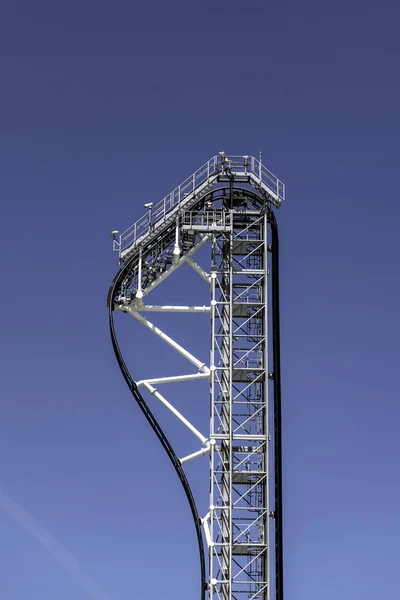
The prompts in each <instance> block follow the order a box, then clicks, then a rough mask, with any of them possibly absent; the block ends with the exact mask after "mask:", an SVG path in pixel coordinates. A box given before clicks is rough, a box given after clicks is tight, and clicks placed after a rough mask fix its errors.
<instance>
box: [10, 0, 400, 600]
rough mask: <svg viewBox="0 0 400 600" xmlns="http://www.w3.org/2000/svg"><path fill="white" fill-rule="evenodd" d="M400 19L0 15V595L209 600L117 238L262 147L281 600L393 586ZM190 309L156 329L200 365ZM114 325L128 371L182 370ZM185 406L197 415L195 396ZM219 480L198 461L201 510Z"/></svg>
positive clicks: (323, 7) (334, 14)
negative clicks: (114, 344) (124, 294)
mask: <svg viewBox="0 0 400 600" xmlns="http://www.w3.org/2000/svg"><path fill="white" fill-rule="evenodd" d="M399 19H400V9H399V7H398V3H396V2H394V1H383V2H379V3H375V2H369V1H368V0H367V1H363V2H361V1H356V0H347V1H344V0H338V1H336V2H334V3H332V2H330V3H324V2H320V1H317V0H304V1H303V2H295V1H294V0H280V1H279V2H277V1H272V2H266V1H262V0H247V2H244V1H242V2H239V1H238V0H230V2H216V1H215V0H214V1H211V0H196V1H193V0H186V1H183V0H170V1H169V2H161V1H157V2H154V1H151V0H148V1H147V2H140V3H139V2H134V1H132V0H131V1H129V2H128V1H126V0H118V1H116V2H111V1H108V2H106V1H104V0H97V1H91V0H81V1H80V2H77V1H76V0H70V2H63V3H61V2H54V1H49V0H48V1H44V0H36V1H35V2H33V1H18V0H14V1H11V0H4V1H3V2H2V5H1V8H0V77H1V94H0V165H1V167H0V169H1V177H0V194H1V196H0V198H1V214H2V228H1V230H2V234H1V237H0V244H1V252H0V265H1V275H2V282H3V293H2V295H1V305H2V310H1V313H0V314H1V317H0V318H1V346H0V361H1V397H0V409H1V419H0V453H1V468H0V508H1V509H2V510H0V531H1V536H0V597H1V598H2V599H4V600H28V599H29V600H54V599H55V598H56V599H57V600H71V598H74V599H75V600H85V599H87V598H91V597H93V598H97V600H98V599H100V598H101V599H102V600H103V599H106V598H107V599H110V598H112V599H113V600H128V599H138V600H147V599H149V600H150V599H152V598H163V599H164V598H165V599H169V598H171V599H172V598H173V599H174V600H177V599H180V598H181V599H182V600H187V599H192V598H195V599H197V598H198V562H197V561H198V559H197V555H196V546H195V538H194V532H193V527H192V523H191V520H190V514H189V511H188V509H187V506H186V501H185V498H184V496H183V493H182V491H181V488H180V487H179V482H178V481H177V480H176V479H175V478H174V473H173V471H172V468H171V467H170V465H169V463H168V460H167V458H166V457H165V456H164V454H163V451H162V449H161V448H160V447H159V445H158V443H157V441H156V440H155V439H154V438H153V436H152V432H151V431H150V429H149V427H148V426H147V425H146V424H145V422H144V421H143V419H142V416H141V414H139V412H138V410H137V409H136V407H135V406H134V405H133V404H132V401H131V399H130V397H129V395H128V392H127V390H126V389H125V386H124V383H123V381H122V378H121V376H120V374H119V371H118V369H117V366H116V363H115V361H114V358H113V355H112V350H111V346H110V342H109V338H108V330H107V311H106V307H105V299H106V294H107V290H108V287H109V285H110V283H111V280H112V278H113V276H114V274H115V271H116V269H117V257H116V255H114V254H113V253H112V252H111V245H110V238H109V231H110V230H111V229H114V228H117V229H120V230H122V229H124V228H126V227H127V226H128V225H130V223H131V222H132V221H134V220H136V219H137V218H138V217H140V216H141V214H142V212H143V208H142V207H143V204H144V202H148V201H157V200H159V199H160V198H161V197H162V196H164V195H165V194H166V193H167V192H169V191H170V190H171V189H172V188H173V187H175V185H177V184H178V183H179V182H180V181H181V180H183V179H184V178H185V177H186V176H188V175H189V174H190V173H191V172H192V171H193V170H195V169H196V168H197V167H199V166H200V165H201V164H203V163H204V162H205V161H206V160H207V159H208V158H209V157H211V156H212V155H214V154H215V153H217V152H218V151H220V150H225V151H226V152H227V153H232V154H233V153H234V154H257V153H258V152H259V150H260V149H262V151H263V159H264V162H265V164H266V165H267V166H268V167H269V168H270V169H271V170H272V171H273V172H275V173H276V174H277V175H278V176H279V177H280V178H281V179H282V180H283V181H285V183H286V184H287V202H286V204H285V205H284V206H283V207H282V209H281V211H280V212H279V214H278V215H277V216H278V219H279V226H280V234H281V245H282V253H281V268H282V273H281V287H282V360H283V394H284V395H283V401H284V411H283V412H284V415H283V416H284V470H285V471H284V494H285V536H284V537H285V586H286V598H287V600H292V599H293V600H321V599H322V598H323V599H324V600H337V599H338V598H343V599H345V598H352V599H353V598H354V599H356V600H357V599H361V598H362V600H376V599H377V598H395V597H396V596H397V595H398V561H399V550H398V546H399V539H400V517H399V505H400V482H399V455H400V454H399V452H400V443H399V435H398V431H399V419H400V406H399V379H398V372H399V367H398V362H399V355H400V352H399V350H400V347H399V336H400V321H399V303H400V284H399V233H398V231H399V217H400V206H399V192H398V170H399V169H398V165H399V156H400V152H399V134H400V116H399V105H400V84H399V74H398V73H399V59H400V52H399V50H400V44H399V36H398V28H399ZM193 281H194V279H193ZM196 281H197V280H196ZM179 282H180V284H181V285H185V283H188V286H187V287H190V290H189V289H188V290H187V292H188V294H189V295H190V294H192V296H193V294H194V293H196V294H197V292H195V290H196V289H197V288H195V287H192V286H189V282H192V278H191V275H190V274H189V273H188V274H187V275H185V274H183V275H182V276H181V279H180V280H179V278H178V279H177V280H176V282H175V284H173V283H172V280H171V284H170V288H169V290H170V292H171V294H172V295H173V294H174V293H175V294H176V293H177V287H176V285H177V283H179ZM199 294H200V292H199ZM171 297H172V296H171ZM185 297H188V296H185ZM197 319H199V320H198V321H197V322H196V323H195V325H194V328H193V329H191V330H188V328H187V327H186V324H185V325H184V326H182V325H181V326H179V324H178V322H177V321H176V322H175V321H174V320H171V321H170V322H167V323H166V325H165V327H166V329H167V330H168V331H169V332H171V333H174V334H175V335H176V337H177V338H178V340H180V341H182V342H183V343H187V345H188V346H189V349H191V350H192V351H194V352H195V353H197V354H199V355H205V358H206V357H207V352H208V338H207V339H205V338H203V336H202V334H203V332H204V322H203V324H202V319H204V317H201V316H199V317H197ZM118 326H119V331H120V332H121V335H122V337H123V345H124V348H125V349H126V350H127V351H128V357H129V364H130V365H131V367H132V371H133V374H134V376H137V377H138V378H140V377H142V376H144V375H146V374H147V375H153V374H159V373H161V374H163V373H170V372H171V370H173V369H174V368H175V363H174V360H175V359H171V362H169V361H170V358H169V357H170V353H167V352H166V350H165V349H164V348H163V346H162V344H161V342H160V343H159V344H154V343H153V340H152V339H151V338H149V336H147V335H145V333H144V332H141V331H140V332H139V329H140V328H139V327H138V325H137V324H136V323H135V322H134V321H133V320H129V318H128V317H125V320H123V317H122V316H121V319H120V320H119V322H118ZM196 327H197V329H196ZM150 353H151V358H152V359H153V360H152V361H151V360H150ZM179 364H181V363H179ZM178 402H180V403H181V404H180V406H183V405H184V406H185V411H186V414H187V415H188V416H189V417H191V418H192V419H193V420H194V421H195V422H196V424H198V425H199V426H200V427H201V426H202V424H204V426H206V423H207V412H208V399H207V394H206V390H205V389H204V394H203V393H199V394H198V395H195V396H193V397H192V398H187V397H182V398H178ZM157 415H158V416H160V419H163V422H164V423H165V426H166V430H167V433H168V434H169V435H170V437H171V439H172V440H173V441H174V442H176V444H177V447H178V450H179V452H180V451H181V450H183V449H184V447H185V448H187V447H188V446H187V445H186V441H187V440H186V437H185V435H186V434H182V430H181V428H180V426H179V425H177V424H176V423H175V422H174V421H173V420H172V419H171V418H170V417H169V416H168V415H165V412H164V411H162V410H159V408H157ZM188 443H189V445H190V444H193V442H192V441H191V440H189V441H188ZM194 445H195V446H196V443H195V444H194ZM190 449H192V447H191V448H190ZM193 449H196V448H193ZM206 468H207V465H206V462H203V463H201V464H200V463H197V464H194V463H193V464H191V465H190V467H189V468H188V474H189V477H190V479H191V481H192V482H193V487H194V493H195V495H196V496H197V497H198V498H199V500H200V506H201V503H202V502H203V501H204V503H203V505H205V504H206V501H207V498H206V496H207V490H208V485H207V484H206V483H205V481H206V480H205V477H206V475H207V473H206ZM13 502H14V504H13ZM15 503H17V504H18V505H16V504H15ZM33 518H34V519H36V520H37V521H38V523H36V524H35V522H34V521H33ZM18 520H19V521H20V522H19V523H18V522H17V521H18ZM41 528H42V529H41ZM44 530H47V531H48V532H50V534H51V535H52V536H54V538H55V539H56V540H57V541H58V543H59V544H62V545H63V547H65V549H66V550H63V549H62V548H61V547H60V546H57V544H56V542H54V541H51V539H50V538H48V537H47V538H46V534H45V533H44ZM35 535H36V536H37V537H38V538H40V539H41V540H42V542H43V543H40V542H39V541H38V539H35V537H34V536H35ZM43 544H45V545H46V547H45V546H44V545H43ZM49 550H50V551H49ZM66 551H68V552H69V553H70V554H68V555H66V554H65V552H66ZM72 555H73V557H75V558H72ZM57 559H58V560H57ZM75 560H76V561H77V563H78V564H79V566H77V563H75V562H74V561H75ZM60 561H61V562H60ZM89 576H91V577H92V578H93V580H94V582H95V583H90V582H89V583H88V581H89V580H88V577H89ZM100 588H101V590H103V592H101V591H99V590H100Z"/></svg>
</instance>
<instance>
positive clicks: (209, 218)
mask: <svg viewBox="0 0 400 600" xmlns="http://www.w3.org/2000/svg"><path fill="white" fill-rule="evenodd" d="M182 225H183V227H184V228H186V229H196V230H204V231H207V230H211V229H222V230H225V229H229V228H230V227H231V226H232V216H231V213H230V212H227V211H225V210H221V209H211V210H205V211H204V212H201V213H198V212H193V211H187V212H184V213H183V215H182Z"/></svg>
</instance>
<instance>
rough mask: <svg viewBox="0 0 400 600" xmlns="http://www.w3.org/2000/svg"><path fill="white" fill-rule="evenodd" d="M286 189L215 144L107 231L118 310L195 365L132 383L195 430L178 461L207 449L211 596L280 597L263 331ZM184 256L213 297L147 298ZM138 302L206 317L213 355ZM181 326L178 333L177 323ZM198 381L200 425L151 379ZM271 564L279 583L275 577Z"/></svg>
mask: <svg viewBox="0 0 400 600" xmlns="http://www.w3.org/2000/svg"><path fill="white" fill-rule="evenodd" d="M217 184H218V185H217ZM185 194H187V195H186V196H185ZM284 194H285V188H284V185H283V184H282V183H281V182H280V181H279V180H278V179H277V178H276V177H274V176H273V175H272V174H271V173H270V172H269V171H268V170H267V169H265V167H263V166H262V165H261V162H260V161H257V160H256V159H254V158H252V157H246V156H243V157H227V156H225V155H224V154H223V153H221V154H220V155H218V156H216V157H214V158H213V159H211V161H209V162H208V163H206V165H205V166H204V167H202V168H201V169H200V170H199V171H196V173H195V174H193V176H192V177H191V178H189V179H188V180H186V182H184V184H182V185H181V186H179V188H177V189H176V190H175V191H174V192H173V193H172V194H171V195H169V196H168V197H167V198H166V199H164V200H163V201H162V203H161V204H158V205H155V206H154V207H151V219H150V218H149V216H148V215H146V217H145V218H144V220H143V219H142V220H139V221H138V222H137V223H136V224H135V225H134V226H132V227H131V228H129V230H127V232H125V233H124V234H122V235H121V236H120V238H119V241H118V242H117V241H114V249H116V250H118V251H119V255H120V259H121V261H122V262H123V263H126V265H127V266H126V267H125V270H123V271H122V272H123V274H125V273H126V276H125V275H124V277H121V282H120V283H119V284H118V286H117V288H116V287H115V286H114V288H113V296H112V298H111V300H110V301H111V302H112V307H113V309H114V310H118V311H122V312H126V313H128V314H131V316H133V317H134V318H135V319H136V320H137V321H138V322H139V323H141V324H142V325H143V326H144V327H146V328H147V329H148V330H149V331H151V332H152V333H153V334H155V335H156V336H157V337H159V338H160V339H162V340H163V341H164V342H165V343H166V344H168V345H169V346H170V347H171V348H172V349H174V350H175V351H176V352H178V353H179V354H180V355H181V356H183V357H184V358H185V359H186V360H187V361H188V363H190V364H191V365H194V366H195V367H196V368H197V369H198V372H197V373H193V372H191V373H188V374H182V373H181V374H171V375H169V376H166V377H157V376H155V377H153V378H148V379H144V380H140V381H138V382H137V386H138V387H140V388H141V389H142V388H144V389H146V390H147V391H148V392H149V393H150V394H151V395H152V396H153V397H155V398H156V399H157V400H158V401H159V402H161V403H162V404H163V405H164V406H165V407H166V408H167V409H168V410H169V411H170V412H171V413H172V414H174V416H175V417H176V418H177V419H178V420H179V421H180V422H181V423H182V424H183V425H184V426H185V427H186V428H187V429H188V430H189V431H190V432H191V433H192V434H193V435H194V436H195V437H196V438H197V442H196V445H195V446H194V448H193V449H191V451H190V452H189V453H188V454H187V455H186V456H184V457H182V458H181V459H180V463H181V464H186V463H187V462H189V461H191V460H195V459H199V460H201V459H202V457H203V460H204V457H205V456H206V457H208V460H209V461H210V480H209V482H207V483H208V485H209V488H210V499H209V505H208V506H207V507H204V512H203V514H205V515H206V516H205V517H204V518H203V519H201V523H202V527H203V531H204V538H205V541H206V547H207V554H208V571H207V581H206V590H205V591H206V595H207V599H208V600H270V597H271V590H273V591H274V592H275V596H276V598H277V600H282V598H283V595H282V586H281V583H280V580H281V573H278V570H279V569H281V564H280V563H279V562H277V563H276V564H277V565H278V566H277V567H276V569H271V555H272V556H273V558H274V559H276V557H275V556H274V553H272V554H271V547H272V546H273V545H275V546H276V547H277V548H278V546H279V544H280V541H279V540H278V538H277V537H276V535H277V534H276V529H275V533H274V528H271V527H270V522H271V519H274V517H275V509H276V507H274V508H273V509H272V510H271V507H270V504H271V502H270V497H271V489H272V487H273V485H274V484H275V483H276V481H275V478H274V476H273V475H272V476H271V473H270V469H271V464H272V460H271V458H273V455H274V452H273V450H272V453H271V450H270V447H271V443H272V442H271V439H272V437H274V426H276V423H275V420H274V415H271V413H270V408H271V401H270V396H271V389H272V390H275V388H274V385H275V384H274V373H273V361H272V357H271V352H270V347H271V348H273V346H274V343H275V342H273V340H272V335H271V334H270V332H269V323H270V322H271V306H270V298H271V291H270V286H269V276H270V273H271V269H272V262H271V256H272V241H271V234H270V231H271V214H272V213H271V205H274V206H279V205H280V202H281V201H282V200H283V199H284ZM149 211H150V209H149ZM146 219H147V221H146ZM207 244H208V245H209V248H210V252H209V255H208V256H209V261H210V262H209V264H208V265H203V266H202V265H201V264H200V263H201V261H200V262H199V263H197V262H194V260H193V259H192V256H193V255H194V254H195V253H196V252H197V251H198V250H199V249H200V248H203V249H204V248H205V247H206V245H207ZM185 263H186V264H188V265H189V266H190V267H192V268H193V269H194V271H195V272H196V273H197V274H198V275H199V277H201V279H202V281H203V283H204V285H205V286H207V287H208V288H209V292H210V302H209V305H203V306H193V305H191V304H189V303H188V304H182V305H153V304H148V303H147V302H145V300H147V296H149V295H150V294H151V292H152V290H153V289H154V288H155V287H157V286H159V285H160V284H162V283H163V282H164V281H165V279H166V278H167V277H169V276H170V275H171V274H172V273H174V272H175V271H176V270H177V269H179V268H180V267H181V266H182V265H183V264H185ZM182 301H183V302H185V298H184V294H182ZM143 312H155V313H157V312H159V313H168V312H172V313H189V314H190V313H192V314H193V318H198V319H199V318H200V319H201V318H203V319H204V318H205V319H208V321H209V329H208V330H207V331H208V333H206V335H209V336H210V339H211V348H210V357H209V361H208V360H202V359H200V358H197V357H196V356H194V355H193V354H192V353H191V352H189V351H188V350H187V349H186V348H184V347H183V346H182V345H181V344H180V343H178V342H177V341H176V340H175V339H174V338H173V337H172V336H171V335H167V334H166V333H165V332H164V331H162V330H161V329H160V328H159V327H157V326H156V325H155V324H153V323H152V322H150V321H149V320H148V319H147V317H145V316H144V315H143V314H142V313H143ZM195 314H198V315H201V314H203V315H204V316H203V317H201V316H196V317H195V316H194V315H195ZM176 333H177V336H179V330H178V331H177V332H176ZM210 333H211V335H210ZM150 343H151V340H149V344H150ZM274 364H275V360H274ZM155 375H156V374H155ZM205 380H207V381H208V382H209V394H210V400H211V401H210V402H209V401H208V400H207V398H204V400H205V402H204V404H205V406H210V430H209V432H207V433H206V432H205V433H201V432H200V431H199V429H198V428H197V427H196V425H195V424H193V423H191V422H190V421H189V420H188V419H187V418H186V417H184V416H183V414H182V413H181V412H180V411H178V410H177V409H176V408H175V407H174V405H173V404H172V403H171V402H170V401H168V400H167V399H166V398H165V396H164V395H163V394H161V393H160V392H159V391H158V386H160V385H164V384H167V383H185V385H189V386H190V385H199V384H198V383H196V382H197V381H200V382H201V381H203V384H202V385H203V386H204V381H205ZM156 386H157V387H156ZM188 397H190V395H189V396H188ZM275 411H276V406H275ZM276 435H277V434H276V430H275V437H276ZM279 435H280V434H279ZM199 442H200V443H201V447H200V448H199ZM270 453H271V458H270ZM276 464H277V463H275V472H277V467H276ZM278 471H279V469H278ZM205 484H206V482H205ZM274 495H275V494H273V496H274ZM272 504H273V505H274V502H272ZM278 552H281V550H280V549H279V548H278ZM274 562H275V561H274ZM271 572H272V573H273V574H274V575H275V579H276V581H277V583H276V585H274V586H273V587H272V586H271V581H272V578H271Z"/></svg>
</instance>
